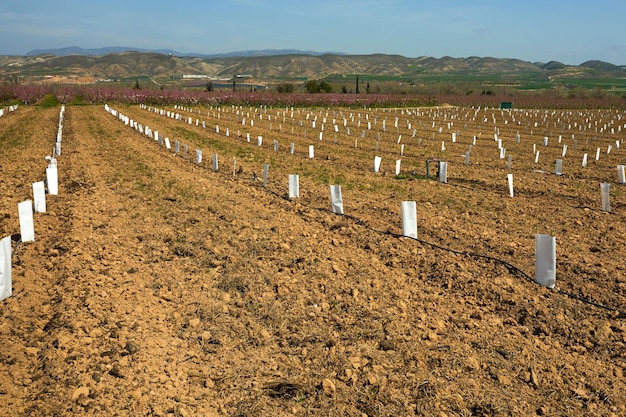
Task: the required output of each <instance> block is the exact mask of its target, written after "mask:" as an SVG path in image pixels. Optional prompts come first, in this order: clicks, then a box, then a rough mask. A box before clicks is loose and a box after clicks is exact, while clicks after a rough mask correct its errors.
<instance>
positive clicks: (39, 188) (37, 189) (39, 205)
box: [33, 181, 46, 213]
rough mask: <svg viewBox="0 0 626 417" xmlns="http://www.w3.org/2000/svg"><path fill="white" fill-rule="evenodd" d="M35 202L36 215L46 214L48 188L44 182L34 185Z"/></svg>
mask: <svg viewBox="0 0 626 417" xmlns="http://www.w3.org/2000/svg"><path fill="white" fill-rule="evenodd" d="M33 201H34V202H35V213H45V212H46V186H45V184H44V182H43V181H39V182H34V183H33Z"/></svg>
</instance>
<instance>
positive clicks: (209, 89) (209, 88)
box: [205, 81, 213, 91]
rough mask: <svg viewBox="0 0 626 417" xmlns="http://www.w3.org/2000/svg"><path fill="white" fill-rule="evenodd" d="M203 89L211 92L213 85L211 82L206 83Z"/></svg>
mask: <svg viewBox="0 0 626 417" xmlns="http://www.w3.org/2000/svg"><path fill="white" fill-rule="evenodd" d="M205 89H206V91H213V83H212V82H211V81H209V82H208V83H206V87H205Z"/></svg>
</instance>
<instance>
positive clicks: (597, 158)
mask: <svg viewBox="0 0 626 417" xmlns="http://www.w3.org/2000/svg"><path fill="white" fill-rule="evenodd" d="M599 160H600V148H598V149H596V161H599Z"/></svg>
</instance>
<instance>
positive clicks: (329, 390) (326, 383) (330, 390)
mask: <svg viewBox="0 0 626 417" xmlns="http://www.w3.org/2000/svg"><path fill="white" fill-rule="evenodd" d="M321 386H322V390H323V391H324V394H328V395H332V394H334V393H335V391H336V390H337V388H336V387H335V383H334V382H333V381H332V380H331V379H328V378H325V379H323V380H322V383H321Z"/></svg>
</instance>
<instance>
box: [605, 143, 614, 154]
mask: <svg viewBox="0 0 626 417" xmlns="http://www.w3.org/2000/svg"><path fill="white" fill-rule="evenodd" d="M611 150H613V147H612V146H611V145H609V146H608V148H607V149H606V154H607V155H608V154H610V153H611Z"/></svg>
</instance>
